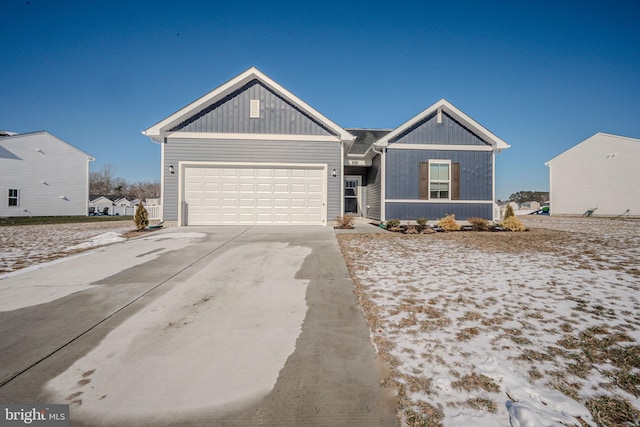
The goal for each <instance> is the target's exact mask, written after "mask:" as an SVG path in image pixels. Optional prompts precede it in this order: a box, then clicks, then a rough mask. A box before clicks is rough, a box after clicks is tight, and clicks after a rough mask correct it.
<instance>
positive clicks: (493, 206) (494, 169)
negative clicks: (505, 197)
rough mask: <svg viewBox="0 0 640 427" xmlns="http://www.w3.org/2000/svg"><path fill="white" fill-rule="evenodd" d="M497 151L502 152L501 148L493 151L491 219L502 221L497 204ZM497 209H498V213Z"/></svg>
mask: <svg viewBox="0 0 640 427" xmlns="http://www.w3.org/2000/svg"><path fill="white" fill-rule="evenodd" d="M496 151H497V153H498V154H500V151H501V150H492V151H491V201H492V203H491V208H492V209H491V210H492V212H491V219H492V220H493V222H498V221H500V210H499V209H498V205H497V204H496ZM496 211H498V214H497V215H496Z"/></svg>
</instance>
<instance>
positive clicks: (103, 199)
mask: <svg viewBox="0 0 640 427" xmlns="http://www.w3.org/2000/svg"><path fill="white" fill-rule="evenodd" d="M112 206H115V205H114V202H113V200H111V198H109V197H107V196H102V195H99V194H92V195H90V196H89V210H90V211H91V212H95V213H103V212H105V209H111V207H112ZM92 208H93V209H92ZM107 212H108V211H107Z"/></svg>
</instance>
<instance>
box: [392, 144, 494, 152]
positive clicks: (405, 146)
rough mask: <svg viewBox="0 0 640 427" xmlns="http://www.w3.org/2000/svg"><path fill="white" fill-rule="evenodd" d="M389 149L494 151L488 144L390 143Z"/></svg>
mask: <svg viewBox="0 0 640 427" xmlns="http://www.w3.org/2000/svg"><path fill="white" fill-rule="evenodd" d="M387 149H389V150H440V151H494V150H493V148H491V147H490V146H488V145H441V144H404V143H397V144H391V145H390V146H388V147H387Z"/></svg>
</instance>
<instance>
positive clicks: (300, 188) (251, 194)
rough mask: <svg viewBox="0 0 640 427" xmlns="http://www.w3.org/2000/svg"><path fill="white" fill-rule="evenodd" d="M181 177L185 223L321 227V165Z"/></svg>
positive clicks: (193, 170) (201, 170) (194, 172)
mask: <svg viewBox="0 0 640 427" xmlns="http://www.w3.org/2000/svg"><path fill="white" fill-rule="evenodd" d="M184 177H185V178H184V179H185V182H184V189H185V202H186V206H187V207H186V215H187V218H186V219H187V224H191V225H216V224H324V219H325V217H324V213H325V209H326V208H325V206H324V200H325V194H324V191H325V183H324V180H325V179H326V173H325V170H324V168H323V167H315V168H314V167H284V166H283V167H275V168H268V167H256V166H247V167H242V166H233V167H224V166H202V167H201V166H197V167H196V166H194V167H186V168H185V174H184Z"/></svg>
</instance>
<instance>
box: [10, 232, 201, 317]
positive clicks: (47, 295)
mask: <svg viewBox="0 0 640 427" xmlns="http://www.w3.org/2000/svg"><path fill="white" fill-rule="evenodd" d="M0 228H1V227H0ZM98 236H100V235H98ZM205 236H206V234H204V233H171V232H168V233H162V234H161V233H160V232H158V233H154V234H152V235H150V236H145V237H144V238H140V239H135V240H131V241H127V242H120V243H117V247H114V246H104V245H102V246H96V245H93V246H91V250H85V251H84V252H82V253H80V254H76V255H72V256H67V257H65V258H58V259H56V260H54V261H50V262H47V263H43V264H35V265H32V266H30V267H26V268H23V269H21V270H17V271H13V272H10V273H6V274H4V275H2V276H0V312H2V311H10V310H17V309H20V308H24V307H30V306H34V305H37V304H44V303H47V302H51V301H54V300H57V299H60V298H63V297H65V296H67V295H71V294H72V293H75V292H80V291H84V290H87V289H90V288H91V287H92V286H94V285H93V284H94V283H96V282H98V281H100V280H102V279H105V278H107V277H109V276H112V275H114V274H117V273H119V272H121V271H123V270H125V269H127V268H131V267H134V266H136V265H139V264H143V263H146V262H149V261H152V260H154V259H155V258H157V257H159V256H161V255H162V254H164V253H166V252H171V251H176V250H180V249H183V248H185V247H187V246H188V245H190V244H191V242H193V241H194V240H196V239H200V238H204V237H205ZM160 239H162V240H160ZM98 241H102V242H104V241H109V242H112V241H113V239H112V238H107V239H104V238H102V237H99V238H98ZM160 241H163V244H162V246H161V247H159V242H160ZM90 242H93V240H91V241H90ZM92 244H93V243H92ZM105 259H109V260H110V261H111V262H104V260H105ZM44 265H46V266H48V267H49V268H46V269H43V268H42V267H43V266H44Z"/></svg>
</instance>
